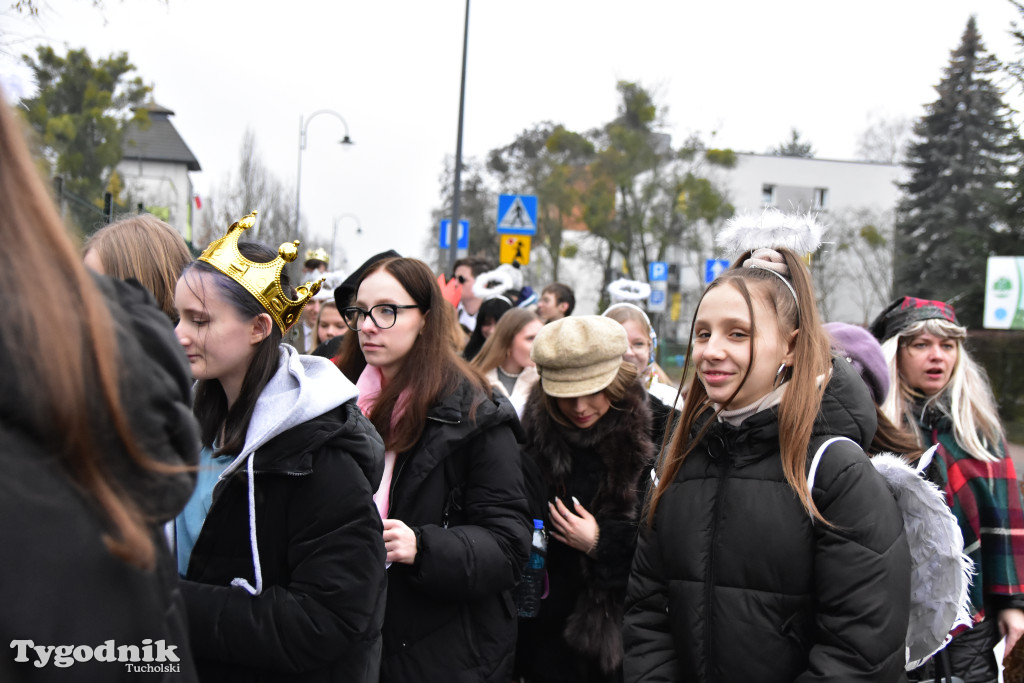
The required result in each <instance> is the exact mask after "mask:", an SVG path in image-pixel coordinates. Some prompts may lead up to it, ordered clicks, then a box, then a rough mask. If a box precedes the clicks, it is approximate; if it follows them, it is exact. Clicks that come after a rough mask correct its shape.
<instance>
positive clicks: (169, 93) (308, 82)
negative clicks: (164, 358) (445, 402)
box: [0, 0, 1017, 265]
mask: <svg viewBox="0 0 1024 683" xmlns="http://www.w3.org/2000/svg"><path fill="white" fill-rule="evenodd" d="M9 1H10V0H5V4H9ZM105 4H106V7H104V8H103V9H102V10H97V9H95V8H93V7H91V3H90V2H88V0H49V2H45V1H44V3H43V4H42V6H43V12H42V14H41V16H40V18H39V20H38V21H35V22H31V21H26V20H24V19H20V18H18V17H15V16H12V15H11V14H10V13H9V12H8V13H5V14H2V15H0V21H3V28H4V33H5V34H6V35H5V37H6V38H7V40H8V41H15V42H14V43H13V46H14V51H15V52H18V53H20V52H28V51H31V49H32V46H33V45H34V44H37V43H39V42H48V43H50V44H52V45H54V47H56V48H57V49H61V47H62V46H67V47H70V48H80V47H85V48H87V49H88V51H89V53H90V55H92V56H93V58H97V57H101V56H107V55H109V54H111V53H113V52H117V51H126V52H127V53H128V55H129V58H130V59H131V61H132V62H133V63H134V64H135V65H136V67H137V68H138V73H139V75H141V76H142V77H143V79H144V80H145V81H146V82H148V83H150V84H152V85H153V86H154V97H155V99H156V101H157V102H158V103H160V104H161V105H163V106H166V107H168V108H170V109H172V110H174V111H175V112H176V115H175V117H174V118H173V119H172V121H173V122H174V124H175V126H176V127H177V129H178V131H179V132H180V133H181V135H182V136H183V138H184V139H185V141H186V143H187V144H188V145H189V147H190V148H191V149H192V152H193V153H194V154H195V155H196V157H197V158H198V159H199V162H200V164H201V165H202V168H203V171H202V172H201V173H195V174H192V177H193V184H194V185H195V189H196V191H197V192H198V193H199V194H200V195H201V196H203V197H208V196H210V195H211V194H213V193H214V192H215V191H216V189H217V188H218V187H220V186H222V185H223V184H224V181H225V179H226V177H227V175H228V174H229V173H230V172H232V171H233V169H234V167H235V165H236V163H237V157H238V150H239V146H240V144H241V140H242V134H243V132H244V131H245V129H246V127H251V128H252V129H253V130H254V132H255V134H256V139H257V143H258V146H259V148H260V151H261V152H262V156H263V159H264V161H265V162H266V163H267V165H268V166H269V167H271V169H272V170H273V171H274V172H275V173H276V175H277V176H278V177H279V178H280V179H281V180H282V181H284V182H286V183H288V184H289V185H293V184H294V183H295V179H296V167H297V161H298V135H299V118H300V116H309V115H310V114H312V113H313V112H315V111H318V110H320V109H330V110H334V111H336V112H338V113H339V114H340V115H341V116H342V117H343V118H344V119H345V120H346V122H347V123H348V127H349V132H350V134H351V136H352V139H353V140H354V141H355V142H356V145H354V146H352V147H351V148H347V149H346V148H342V147H340V146H339V145H337V144H335V143H336V141H337V140H338V139H340V137H341V136H342V135H343V134H344V129H343V126H342V124H341V122H339V121H338V120H337V119H335V118H334V117H331V116H318V117H316V118H315V119H314V120H313V122H312V123H311V125H310V126H309V129H308V132H309V145H308V148H307V150H306V152H305V153H304V154H303V161H302V164H303V165H302V192H301V197H302V212H303V215H304V216H305V218H306V219H307V221H308V224H309V226H310V228H311V230H312V231H315V232H316V233H317V236H318V237H317V238H316V239H315V240H311V241H307V244H306V246H325V247H329V246H330V239H331V226H332V223H333V219H334V218H335V217H338V216H341V215H342V214H354V215H355V216H356V217H358V221H359V223H360V224H361V226H362V228H363V234H362V235H361V236H358V237H357V236H356V235H355V225H356V221H355V220H353V219H350V218H344V219H342V220H341V221H340V222H339V229H338V240H339V243H343V244H344V245H345V246H347V247H348V249H349V257H350V263H351V264H352V265H355V264H358V263H359V262H360V261H361V260H362V259H363V258H365V257H366V256H369V255H370V254H372V253H375V252H377V251H381V250H383V249H387V248H396V249H398V250H399V251H401V252H402V253H403V254H406V255H421V254H420V251H421V247H422V245H423V242H424V239H425V238H424V235H425V234H426V232H427V231H429V230H434V231H436V229H437V228H436V226H432V225H431V221H430V211H431V209H432V208H434V207H435V206H436V205H437V204H438V203H439V200H438V194H439V186H438V176H439V174H440V173H441V171H442V169H443V164H444V158H445V155H453V154H454V152H455V143H456V129H457V117H458V97H459V76H460V63H461V58H462V31H463V12H464V10H465V4H464V2H463V1H462V0H393V1H390V2H388V1H385V0H375V1H371V0H366V1H363V2H348V1H345V0H333V1H330V0H328V1H319V0H317V1H305V2H303V1H299V0H296V1H294V2H282V1H280V0H278V1H276V2H269V1H265V0H167V1H166V3H164V2H160V0H125V2H117V0H106V2H105ZM971 14H974V15H976V16H977V20H978V26H979V29H980V31H981V34H982V37H983V39H984V41H985V44H986V46H987V47H988V49H989V50H990V51H992V52H994V53H995V54H996V55H997V56H998V57H1000V58H1002V59H1011V58H1014V57H1015V46H1014V45H1013V42H1012V40H1011V39H1010V37H1009V36H1008V35H1007V32H1008V31H1009V29H1010V22H1011V21H1013V20H1014V19H1015V18H1017V14H1016V10H1015V9H1014V8H1013V6H1012V5H1011V4H1010V3H1009V2H1008V1H1007V0H860V1H859V2H856V3H851V2H835V1H833V0H781V1H778V2H764V1H763V0H734V1H729V0H723V1H721V2H699V3H697V2H689V1H685V0H633V1H632V2H612V1H609V0H518V1H517V2H497V1H495V0H476V2H474V3H473V5H472V7H471V10H470V28H469V62H468V75H467V90H466V114H465V116H466V120H465V134H464V143H463V149H464V157H467V158H468V157H477V158H482V157H484V155H485V154H486V153H487V151H488V150H490V149H492V148H494V147H498V146H501V145H504V144H507V143H508V142H510V141H511V140H512V139H513V138H514V137H515V135H516V134H517V133H519V132H520V131H522V130H523V129H525V128H528V127H531V126H532V125H533V124H535V123H538V122H540V121H544V120H550V121H554V122H558V123H563V124H564V125H566V126H567V127H569V128H571V129H575V130H579V131H583V130H587V129H589V128H592V127H594V126H597V125H600V124H601V123H603V122H606V121H608V120H609V119H611V118H612V117H614V116H615V107H616V103H617V96H616V91H615V84H616V81H618V80H620V79H625V80H633V81H639V82H640V83H642V84H643V85H645V86H647V87H649V88H651V89H652V90H653V91H654V92H655V93H656V95H657V98H658V102H659V103H660V104H662V105H664V106H666V107H667V108H668V113H667V117H666V119H667V122H668V124H669V132H670V133H672V135H673V142H674V143H675V144H678V143H679V142H681V141H682V140H683V139H684V138H685V137H686V136H687V135H688V134H690V133H691V132H697V133H700V134H702V135H703V136H704V137H705V139H711V138H710V136H711V135H712V134H714V139H713V144H714V145H715V146H719V147H731V148H733V149H735V150H737V151H751V152H764V151H766V150H767V149H768V148H769V147H771V146H773V145H776V144H778V143H779V142H781V141H783V140H784V139H785V138H787V137H788V135H789V131H790V128H791V127H796V128H797V129H799V130H800V131H801V133H802V134H803V137H804V138H805V139H806V140H807V141H809V142H811V143H812V144H813V145H814V148H815V151H816V153H817V156H819V157H822V158H833V159H849V158H853V157H854V152H855V149H856V143H857V139H858V137H859V135H860V133H861V132H862V131H863V130H864V128H865V127H866V126H867V123H868V119H869V117H870V116H872V115H875V116H878V115H884V116H910V117H918V116H920V115H921V113H922V112H923V106H924V105H925V104H926V103H928V102H930V101H932V100H934V98H935V94H934V86H935V84H936V83H937V82H938V81H939V79H940V77H941V75H942V70H943V68H944V67H945V66H946V65H947V63H948V60H949V55H950V51H951V50H953V49H954V48H955V47H956V46H957V44H958V43H959V40H960V37H961V34H962V33H963V30H964V26H965V25H966V22H967V19H968V17H969V16H970V15H971ZM3 60H4V56H0V71H10V69H11V67H10V62H9V57H8V58H7V64H6V65H4V64H3ZM254 208H259V207H254ZM225 227H226V226H225ZM311 242H316V244H313V243H311Z"/></svg>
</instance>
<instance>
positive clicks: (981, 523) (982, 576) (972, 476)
mask: <svg viewBox="0 0 1024 683" xmlns="http://www.w3.org/2000/svg"><path fill="white" fill-rule="evenodd" d="M920 427H921V429H922V431H923V433H924V435H925V437H926V438H927V439H928V441H929V442H930V443H932V444H936V443H937V444H939V447H938V449H937V450H936V454H935V458H934V459H933V460H932V465H931V467H930V468H929V476H930V477H931V478H932V479H933V480H934V481H935V482H936V483H937V484H938V485H939V486H940V487H941V488H942V489H943V491H944V492H945V494H946V503H947V504H948V505H949V507H950V509H951V510H952V511H953V514H954V515H955V516H956V519H957V521H958V522H959V524H960V531H961V532H962V533H963V536H964V552H965V553H967V555H968V556H970V558H971V560H972V561H973V562H974V569H975V576H974V581H973V582H972V584H971V589H970V599H971V609H972V611H973V613H974V622H975V623H978V622H979V621H981V620H982V619H984V617H985V596H990V595H997V596H1019V594H1022V593H1024V512H1022V504H1021V491H1020V486H1019V485H1018V482H1017V475H1016V472H1015V471H1014V467H1013V460H1011V459H1010V458H1009V457H1006V444H1000V447H999V451H1000V452H999V453H998V455H999V457H1000V459H999V460H998V461H997V462H982V461H981V460H978V459H976V458H973V457H971V456H970V455H969V454H968V453H967V452H966V451H964V450H963V449H962V448H961V447H960V445H959V444H957V442H956V439H954V438H953V428H952V423H951V421H950V419H949V418H948V417H946V416H944V415H941V414H939V413H938V411H934V410H928V411H927V414H926V415H924V416H923V417H922V420H921V423H920Z"/></svg>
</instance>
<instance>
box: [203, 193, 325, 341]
mask: <svg viewBox="0 0 1024 683" xmlns="http://www.w3.org/2000/svg"><path fill="white" fill-rule="evenodd" d="M255 224H256V212H255V211H253V212H252V213H250V214H249V215H248V216H246V217H245V218H243V219H242V220H240V221H236V222H234V223H232V224H231V227H230V228H228V232H227V234H226V235H224V236H223V237H221V238H220V239H219V240H216V241H214V242H210V246H208V247H207V248H206V251H204V252H203V255H202V256H200V257H199V260H200V261H206V262H207V263H209V264H210V265H211V266H213V267H214V268H216V269H217V270H219V271H220V272H222V273H224V274H225V275H227V276H228V277H229V278H231V279H232V280H234V281H235V282H237V283H238V284H240V285H242V286H243V287H245V288H246V290H248V292H249V293H250V294H252V295H253V296H254V297H256V300H257V301H259V302H260V303H261V304H263V308H265V309H267V313H269V314H270V317H271V318H273V319H274V322H275V323H277V326H278V327H279V328H281V333H282V334H284V333H285V332H287V331H288V328H289V327H291V326H292V325H294V324H295V322H296V321H297V320H298V319H299V315H301V314H302V309H303V307H304V306H305V305H306V302H308V301H309V300H310V299H311V298H313V295H314V294H316V293H317V292H319V291H320V285H321V284H323V281H324V280H323V278H320V279H319V280H317V281H315V282H313V281H311V282H307V283H306V284H304V285H302V286H301V287H296V289H295V291H296V293H297V294H298V295H299V298H298V299H296V300H295V301H292V300H291V299H289V298H288V297H287V296H285V293H284V290H283V289H282V288H281V271H282V270H284V266H285V264H286V263H291V262H292V261H294V260H295V257H296V256H298V254H299V241H298V240H295V241H294V242H285V243H284V244H282V245H281V246H280V247H278V248H277V258H276V259H274V260H273V261H268V262H267V263H256V262H255V261H250V260H249V259H247V258H245V257H244V256H242V254H241V252H240V251H238V238H239V237H240V236H241V235H242V232H244V231H245V230H248V229H249V228H251V227H252V226H253V225H255Z"/></svg>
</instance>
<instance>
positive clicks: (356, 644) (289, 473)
mask: <svg viewBox="0 0 1024 683" xmlns="http://www.w3.org/2000/svg"><path fill="white" fill-rule="evenodd" d="M339 377H340V375H339ZM254 457H255V459H254V461H253V469H254V472H255V474H254V478H253V481H254V482H255V501H256V520H255V527H256V536H257V545H258V548H259V560H260V568H261V570H262V576H263V584H264V588H263V592H262V593H261V594H260V595H258V596H251V595H249V593H247V592H246V591H245V590H243V589H242V588H238V587H235V586H232V585H231V582H232V580H233V579H235V578H236V577H242V578H245V579H246V580H248V581H250V583H255V580H254V578H253V573H254V569H253V557H252V547H251V545H250V538H249V530H250V522H249V485H248V478H247V472H246V469H245V467H240V468H238V469H237V470H235V471H234V472H233V473H232V474H231V476H229V477H228V478H226V479H225V480H223V481H221V482H219V483H218V484H217V487H216V488H215V489H214V493H213V504H212V505H211V507H210V510H209V513H208V515H207V517H206V520H205V522H204V523H203V529H202V532H201V533H200V534H199V538H197V539H196V544H195V547H194V548H193V549H192V555H191V559H190V560H189V568H188V573H187V574H186V579H187V581H184V582H182V589H183V592H184V594H185V602H186V605H187V607H188V616H189V631H190V637H191V640H192V648H193V652H194V654H195V658H196V666H197V668H198V670H199V674H200V677H201V678H202V680H204V681H217V682H218V683H227V682H233V681H253V682H255V681H266V682H267V683H270V682H274V683H284V682H286V681H295V682H297V681H303V682H304V683H313V682H317V683H319V682H327V681H330V682H332V683H363V682H367V683H369V682H371V681H374V682H375V681H376V680H377V670H378V666H379V661H380V628H381V622H382V621H383V614H384V604H383V601H384V591H385V583H386V576H385V573H384V569H383V567H384V542H383V539H382V537H381V534H382V527H381V521H380V515H379V513H378V512H377V510H376V508H375V507H374V505H373V500H372V495H373V491H374V490H376V488H377V486H378V485H379V484H380V479H381V474H382V472H383V463H384V446H383V443H382V442H381V440H380V436H378V435H377V432H376V431H375V430H374V429H373V426H372V425H371V424H370V422H369V420H367V419H366V418H364V417H363V416H362V414H361V413H360V412H359V408H358V407H357V406H356V402H355V400H351V401H348V402H346V403H344V404H342V405H340V406H338V407H337V408H335V409H333V410H331V411H330V412H328V413H325V414H323V415H321V416H319V417H315V418H313V419H310V420H308V421H306V422H303V423H302V424H300V425H298V426H296V427H293V428H291V429H289V430H287V431H284V432H282V433H281V434H279V435H277V436H275V437H274V438H273V439H271V440H270V441H268V442H267V443H266V444H264V445H263V446H260V447H259V449H258V450H257V451H256V454H255V456H254Z"/></svg>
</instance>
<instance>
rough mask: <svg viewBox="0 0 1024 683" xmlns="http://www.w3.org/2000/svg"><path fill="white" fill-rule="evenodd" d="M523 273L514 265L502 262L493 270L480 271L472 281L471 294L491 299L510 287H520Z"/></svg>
mask: <svg viewBox="0 0 1024 683" xmlns="http://www.w3.org/2000/svg"><path fill="white" fill-rule="evenodd" d="M522 286H523V274H522V272H521V271H520V270H519V269H518V268H515V267H514V266H511V265H509V264H507V263H503V264H501V265H500V266H498V267H497V268H495V269H494V270H489V271H487V272H486V273H480V274H479V275H477V276H476V281H475V282H474V283H473V294H475V295H476V297H477V298H479V299H493V298H494V297H496V296H499V295H501V294H504V293H505V292H506V291H508V290H510V289H521V288H522Z"/></svg>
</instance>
